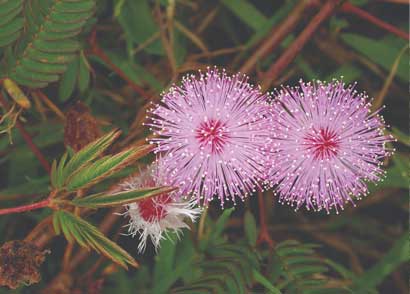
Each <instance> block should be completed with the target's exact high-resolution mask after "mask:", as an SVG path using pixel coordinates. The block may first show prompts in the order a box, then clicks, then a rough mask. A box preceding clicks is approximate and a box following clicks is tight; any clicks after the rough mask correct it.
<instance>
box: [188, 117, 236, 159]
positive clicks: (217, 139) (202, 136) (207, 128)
mask: <svg viewBox="0 0 410 294" xmlns="http://www.w3.org/2000/svg"><path fill="white" fill-rule="evenodd" d="M195 138H196V139H197V140H198V142H199V144H200V146H201V147H204V148H209V150H210V151H211V153H213V154H216V153H221V152H222V150H223V147H224V145H225V144H226V143H227V141H228V139H229V134H228V132H227V130H226V125H225V124H224V123H222V122H221V121H220V120H214V119H211V120H207V121H203V122H201V124H200V125H199V127H198V128H197V129H196V130H195Z"/></svg>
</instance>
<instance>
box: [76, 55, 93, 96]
mask: <svg viewBox="0 0 410 294" xmlns="http://www.w3.org/2000/svg"><path fill="white" fill-rule="evenodd" d="M77 83H78V89H79V90H80V92H81V93H83V92H84V91H85V90H87V88H88V85H89V84H90V65H89V63H88V60H87V58H86V57H85V55H84V52H81V54H80V58H79V69H78V81H77Z"/></svg>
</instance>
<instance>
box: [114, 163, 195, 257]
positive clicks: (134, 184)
mask: <svg viewBox="0 0 410 294" xmlns="http://www.w3.org/2000/svg"><path fill="white" fill-rule="evenodd" d="M165 177H166V175H165V174H163V172H162V171H161V169H160V168H159V167H158V165H156V164H153V165H152V166H151V167H150V168H148V169H147V170H146V171H144V172H142V173H139V174H137V175H133V176H131V177H129V178H127V179H126V180H125V181H123V182H122V183H121V184H119V186H118V189H117V191H116V192H120V191H132V190H135V189H141V188H149V187H158V186H163V185H164V178H165ZM173 193H174V192H171V194H161V195H158V196H154V197H150V198H147V199H143V200H139V201H137V202H134V203H131V204H128V205H125V207H126V212H125V213H123V215H124V216H126V217H129V223H128V225H127V227H128V234H129V235H131V236H133V237H134V236H136V235H137V234H139V239H140V242H139V244H138V251H139V252H143V251H144V250H145V248H146V244H147V239H148V238H150V239H151V241H152V243H153V244H154V247H155V249H158V247H159V246H160V242H161V240H162V239H165V238H166V236H167V234H168V233H169V232H173V233H175V234H176V235H177V236H179V234H180V232H181V229H183V228H188V229H189V226H188V224H187V223H186V222H185V220H186V219H189V220H190V221H192V222H194V221H195V220H196V219H197V217H198V216H199V215H200V213H201V209H200V208H198V207H195V206H196V203H195V201H182V199H175V198H174V197H173Z"/></svg>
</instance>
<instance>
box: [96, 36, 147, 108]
mask: <svg viewBox="0 0 410 294" xmlns="http://www.w3.org/2000/svg"><path fill="white" fill-rule="evenodd" d="M89 43H90V46H91V53H92V54H93V55H95V56H97V57H99V58H100V59H101V60H102V61H104V62H105V63H106V64H107V65H108V66H109V67H110V68H111V69H112V70H113V71H114V72H115V73H116V74H117V75H119V76H120V77H121V78H122V79H124V80H125V81H126V82H127V83H128V85H129V86H130V87H131V88H132V89H133V90H134V91H135V92H137V93H138V94H140V95H141V96H142V97H144V98H145V99H147V100H148V101H149V100H151V96H150V95H148V94H147V93H146V92H145V91H144V90H143V89H142V88H141V87H140V86H138V85H137V84H136V83H134V82H133V81H132V80H131V79H130V78H129V77H128V76H127V75H126V74H125V73H124V72H123V71H122V70H121V68H119V67H118V66H116V65H115V64H114V63H113V62H112V61H111V59H110V58H109V57H108V55H107V54H105V53H104V51H103V50H102V49H101V48H100V46H99V45H98V42H97V32H96V31H95V30H94V31H93V32H92V33H91V35H90V38H89Z"/></svg>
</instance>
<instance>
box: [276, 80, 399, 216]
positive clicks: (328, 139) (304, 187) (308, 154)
mask: <svg viewBox="0 0 410 294" xmlns="http://www.w3.org/2000/svg"><path fill="white" fill-rule="evenodd" d="M276 96H277V97H276V100H275V102H274V103H273V107H272V109H273V114H274V115H273V117H274V128H273V138H274V140H273V148H272V149H273V151H274V156H273V160H272V163H271V165H272V166H271V169H270V172H269V174H270V177H269V178H270V181H271V183H272V184H277V193H278V194H279V195H280V201H281V202H286V203H288V204H291V205H292V206H293V205H294V206H296V209H297V208H299V207H300V206H302V205H305V206H306V208H307V209H314V210H321V209H325V210H326V211H327V212H329V211H330V210H331V209H333V208H334V209H335V210H336V212H338V209H339V208H340V209H343V205H344V204H345V202H353V200H352V198H356V199H360V198H361V197H362V196H365V195H367V194H368V190H367V186H366V183H365V182H366V181H374V182H377V181H380V180H381V178H382V176H383V174H384V171H383V170H382V169H381V165H382V163H383V158H384V157H385V156H388V155H390V154H391V152H392V150H388V149H387V148H386V147H385V145H386V142H389V141H392V137H389V136H386V135H384V129H385V125H384V121H383V118H382V117H381V116H380V115H379V114H378V112H379V111H380V110H379V111H377V112H375V113H371V111H370V103H369V101H368V97H367V96H366V95H365V94H359V93H357V91H356V90H355V89H354V85H353V86H347V87H345V85H344V83H342V82H340V81H336V80H335V81H333V82H331V83H323V82H320V81H317V82H314V83H304V82H302V81H301V82H300V87H296V88H291V87H285V88H282V89H281V90H280V91H278V92H277V93H276Z"/></svg>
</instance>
